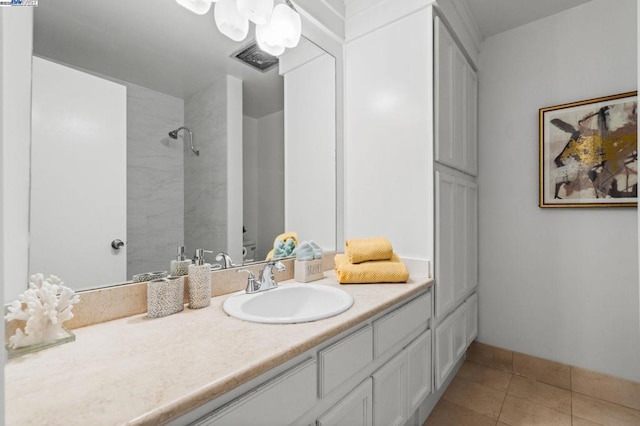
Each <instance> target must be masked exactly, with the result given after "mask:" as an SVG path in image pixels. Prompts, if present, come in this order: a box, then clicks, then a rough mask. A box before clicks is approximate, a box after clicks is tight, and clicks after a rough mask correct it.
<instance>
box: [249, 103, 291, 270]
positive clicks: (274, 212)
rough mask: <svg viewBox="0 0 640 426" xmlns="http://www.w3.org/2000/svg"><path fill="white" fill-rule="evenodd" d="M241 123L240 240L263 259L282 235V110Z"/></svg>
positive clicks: (257, 258)
mask: <svg viewBox="0 0 640 426" xmlns="http://www.w3.org/2000/svg"><path fill="white" fill-rule="evenodd" d="M243 124H244V127H243V131H244V133H243V154H242V157H243V178H244V191H243V192H244V203H243V206H242V208H243V214H244V225H245V227H246V228H247V232H246V233H245V234H244V238H245V240H253V241H255V242H256V251H255V260H264V258H265V257H266V255H267V253H269V251H270V250H271V249H272V248H273V240H274V238H275V237H276V236H277V235H279V234H281V233H283V232H284V111H278V112H274V113H273V114H269V115H265V116H264V117H260V118H258V119H256V118H252V117H247V116H245V117H244V123H243Z"/></svg>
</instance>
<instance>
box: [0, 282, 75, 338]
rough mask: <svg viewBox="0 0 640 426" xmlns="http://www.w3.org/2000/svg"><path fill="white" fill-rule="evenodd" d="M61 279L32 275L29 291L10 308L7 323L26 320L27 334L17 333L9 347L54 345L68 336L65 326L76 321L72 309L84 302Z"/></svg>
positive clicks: (25, 332) (19, 297) (24, 332)
mask: <svg viewBox="0 0 640 426" xmlns="http://www.w3.org/2000/svg"><path fill="white" fill-rule="evenodd" d="M63 284H64V283H63V282H62V281H61V280H60V278H58V277H56V276H55V275H50V276H49V277H48V278H46V279H45V278H44V275H43V274H35V275H32V276H31V281H30V282H29V289H28V290H27V291H25V292H24V293H22V294H21V295H19V296H18V300H14V301H13V302H12V303H11V305H10V306H9V313H8V314H7V315H6V316H5V320H7V321H11V320H23V321H26V322H27V324H26V326H25V327H24V331H22V330H21V329H17V330H16V334H14V335H13V336H11V337H10V338H9V347H11V348H14V349H15V348H21V347H24V346H29V345H35V344H38V343H45V342H52V341H55V340H57V339H59V338H61V337H64V333H63V331H62V323H63V322H65V321H67V320H69V319H71V318H73V314H72V313H71V309H72V308H73V305H75V304H76V303H78V302H80V296H78V295H77V294H75V293H74V291H73V290H71V289H70V288H69V287H66V286H64V285H63Z"/></svg>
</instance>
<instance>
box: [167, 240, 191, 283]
mask: <svg viewBox="0 0 640 426" xmlns="http://www.w3.org/2000/svg"><path fill="white" fill-rule="evenodd" d="M189 265H191V259H187V256H185V255H184V246H178V257H177V258H176V259H175V260H172V261H171V266H170V268H169V271H170V272H169V275H171V276H172V277H179V276H182V275H187V274H188V273H189Z"/></svg>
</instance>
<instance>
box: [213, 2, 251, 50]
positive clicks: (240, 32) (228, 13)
mask: <svg viewBox="0 0 640 426" xmlns="http://www.w3.org/2000/svg"><path fill="white" fill-rule="evenodd" d="M213 16H214V19H215V21H216V26H217V27H218V30H219V31H220V32H221V33H222V34H224V35H226V36H227V37H229V38H230V39H231V40H233V41H242V40H244V39H245V38H246V37H247V34H249V20H248V19H247V18H246V17H244V16H242V15H241V14H240V12H239V11H238V7H237V5H236V0H220V1H219V2H218V3H217V4H216V7H215V9H214V11H213Z"/></svg>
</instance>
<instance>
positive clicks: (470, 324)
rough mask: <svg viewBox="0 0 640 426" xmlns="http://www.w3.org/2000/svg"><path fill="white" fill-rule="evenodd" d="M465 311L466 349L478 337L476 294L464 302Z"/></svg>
mask: <svg viewBox="0 0 640 426" xmlns="http://www.w3.org/2000/svg"><path fill="white" fill-rule="evenodd" d="M465 304H466V305H467V306H466V310H467V347H468V346H469V345H470V344H471V342H473V340H474V339H475V338H476V337H478V293H473V294H472V295H471V297H469V298H468V299H467V301H466V302H465Z"/></svg>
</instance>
